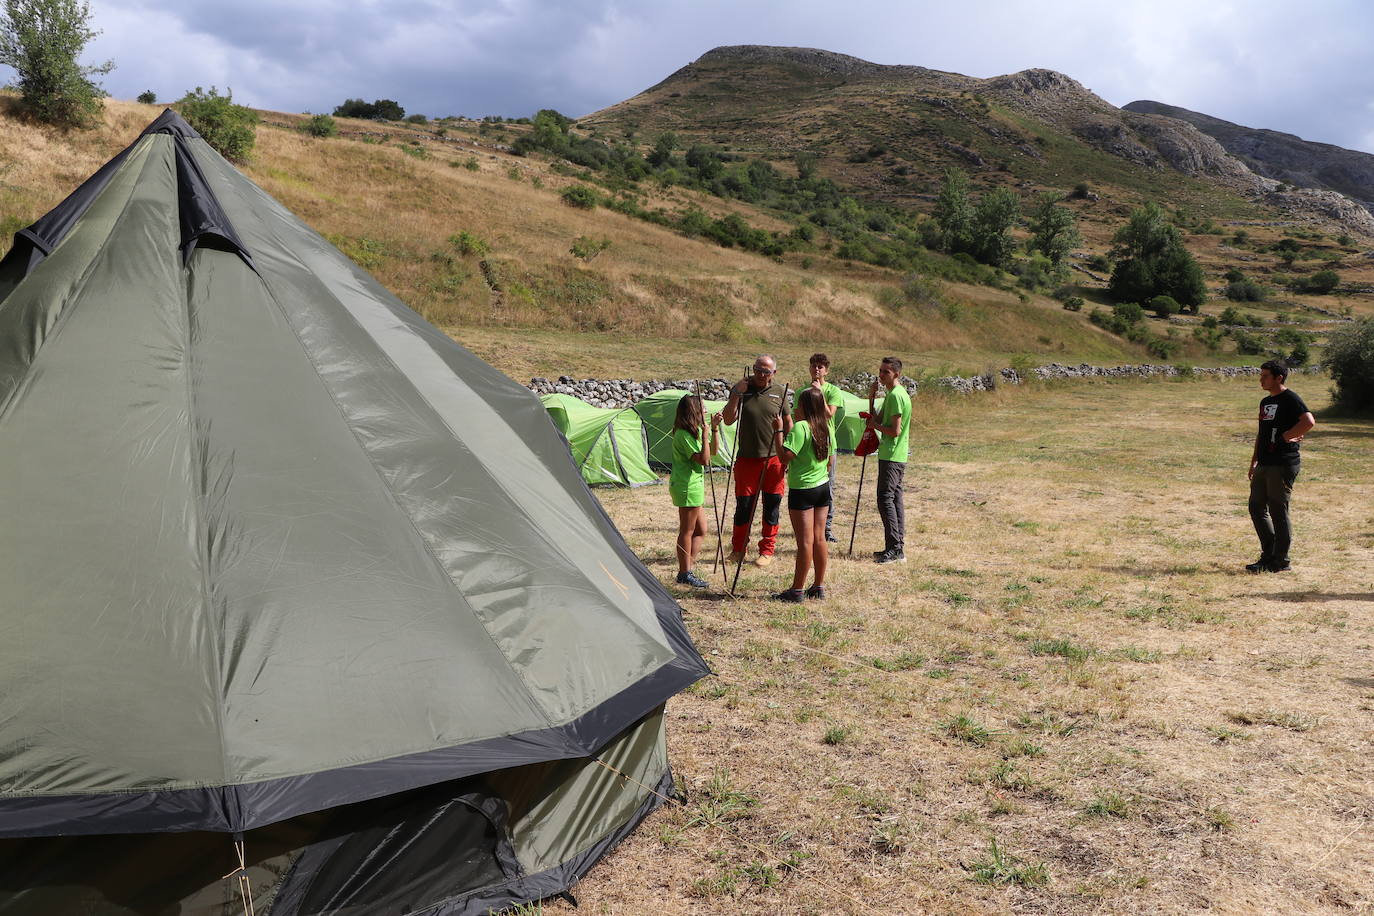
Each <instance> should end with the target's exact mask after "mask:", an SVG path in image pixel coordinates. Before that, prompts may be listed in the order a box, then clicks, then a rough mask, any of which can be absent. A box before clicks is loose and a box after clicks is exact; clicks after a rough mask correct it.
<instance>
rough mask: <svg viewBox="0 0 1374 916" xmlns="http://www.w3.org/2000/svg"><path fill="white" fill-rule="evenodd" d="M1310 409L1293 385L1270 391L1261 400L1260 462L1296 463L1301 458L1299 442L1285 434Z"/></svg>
mask: <svg viewBox="0 0 1374 916" xmlns="http://www.w3.org/2000/svg"><path fill="white" fill-rule="evenodd" d="M1305 413H1307V405H1306V404H1304V403H1303V402H1302V398H1300V397H1298V395H1297V392H1295V391H1293V389H1291V388H1287V389H1284V391H1283V392H1282V393H1280V394H1271V395H1269V397H1267V398H1265V399H1264V400H1262V401H1260V411H1259V450H1258V452H1257V454H1258V456H1259V463H1260V464H1297V463H1298V462H1299V461H1300V460H1301V456H1300V455H1299V454H1298V443H1296V442H1285V441H1284V440H1283V434H1284V433H1286V432H1288V431H1289V430H1290V429H1292V428H1293V427H1294V426H1296V425H1297V423H1298V418H1300V417H1301V416H1302V415H1303V414H1305Z"/></svg>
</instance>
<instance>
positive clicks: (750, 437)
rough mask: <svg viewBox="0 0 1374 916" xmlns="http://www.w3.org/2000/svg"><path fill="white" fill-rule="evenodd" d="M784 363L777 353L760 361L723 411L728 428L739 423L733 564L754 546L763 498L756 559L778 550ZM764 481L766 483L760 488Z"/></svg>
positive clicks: (762, 561)
mask: <svg viewBox="0 0 1374 916" xmlns="http://www.w3.org/2000/svg"><path fill="white" fill-rule="evenodd" d="M777 369H778V364H777V362H776V361H775V360H774V359H773V357H771V356H766V355H765V356H760V357H759V358H758V359H756V360H754V367H753V369H752V370H751V371H750V374H749V375H747V376H746V377H744V378H743V379H741V380H740V381H739V382H738V383H737V384H736V385H735V386H734V387H733V388H731V389H730V400H729V401H727V402H726V404H725V409H724V410H722V411H721V415H722V416H723V417H724V419H725V425H726V426H732V425H734V423H735V421H736V420H738V421H739V430H738V432H737V434H736V438H735V443H736V449H737V453H736V457H735V518H734V528H733V530H732V532H731V534H730V562H732V563H738V562H739V561H740V560H742V559H743V558H744V552H745V550H747V549H748V547H749V520H750V518H751V516H752V515H753V512H754V500H755V499H756V498H759V495H760V491H761V495H762V499H763V531H762V533H761V536H760V538H759V555H758V559H756V560H755V561H754V562H755V563H756V564H757V565H759V566H768V565H769V564H771V563H772V562H773V554H774V553H775V552H776V551H777V548H778V522H779V520H780V518H781V515H782V512H781V509H782V494H783V489H784V487H785V486H786V483H785V477H784V474H783V467H782V461H781V460H779V458H778V455H777V454H776V452H775V451H774V448H773V420H774V419H775V418H776V417H778V416H780V415H782V413H783V412H784V410H785V409H786V405H785V404H783V402H782V400H783V389H782V387H781V386H780V385H775V384H774V383H773V376H774V375H775V374H776V373H777ZM760 475H762V477H760ZM760 480H762V487H760Z"/></svg>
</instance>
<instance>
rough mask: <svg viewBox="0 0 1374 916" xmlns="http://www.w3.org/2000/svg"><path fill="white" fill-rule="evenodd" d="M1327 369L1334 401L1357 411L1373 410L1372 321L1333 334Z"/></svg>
mask: <svg viewBox="0 0 1374 916" xmlns="http://www.w3.org/2000/svg"><path fill="white" fill-rule="evenodd" d="M1326 368H1327V370H1328V371H1330V373H1331V378H1333V379H1334V380H1335V382H1336V389H1335V392H1334V393H1335V395H1336V401H1337V403H1339V404H1341V405H1342V406H1344V407H1348V408H1352V409H1354V410H1360V411H1371V410H1374V318H1361V319H1360V320H1359V321H1357V322H1355V323H1353V324H1351V325H1349V326H1347V327H1344V328H1341V329H1339V330H1336V331H1332V332H1331V335H1330V337H1328V338H1327V344H1326Z"/></svg>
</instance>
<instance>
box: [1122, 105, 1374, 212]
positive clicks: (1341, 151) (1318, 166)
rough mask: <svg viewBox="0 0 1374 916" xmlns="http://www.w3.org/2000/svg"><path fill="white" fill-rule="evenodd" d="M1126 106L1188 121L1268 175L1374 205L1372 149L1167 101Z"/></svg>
mask: <svg viewBox="0 0 1374 916" xmlns="http://www.w3.org/2000/svg"><path fill="white" fill-rule="evenodd" d="M1124 110H1126V111H1132V112H1139V113H1141V114H1155V115H1165V116H1167V117H1170V118H1177V119H1178V120H1180V121H1186V122H1188V123H1189V124H1192V125H1193V126H1194V127H1196V128H1197V129H1198V130H1200V131H1202V132H1203V133H1205V134H1207V135H1208V136H1209V137H1212V138H1214V139H1215V140H1216V141H1217V142H1218V143H1220V144H1221V145H1222V146H1223V147H1225V149H1226V151H1227V152H1229V153H1230V154H1231V155H1233V156H1235V157H1236V158H1238V159H1240V160H1241V161H1242V162H1244V163H1245V164H1246V165H1247V166H1249V167H1250V168H1251V170H1253V171H1254V172H1256V173H1258V174H1260V175H1263V176H1264V177H1266V178H1273V179H1275V180H1276V181H1281V182H1284V183H1285V184H1291V185H1296V186H1297V187H1300V188H1317V189H1322V190H1327V191H1336V192H1338V193H1340V194H1344V195H1345V196H1346V197H1349V198H1351V199H1353V200H1356V201H1359V202H1360V203H1361V204H1363V205H1364V206H1365V207H1366V208H1369V209H1374V156H1371V155H1370V154H1369V153H1362V152H1359V151H1358V150H1351V149H1345V148H1344V147H1340V146H1335V145H1334V144H1331V143H1317V142H1314V141H1312V140H1304V139H1302V138H1301V137H1297V136H1294V135H1293V134H1286V133H1282V132H1281V131H1277V130H1265V129H1261V128H1254V127H1243V126H1241V125H1240V124H1234V123H1232V122H1230V121H1224V120H1222V119H1221V118H1214V117H1212V116H1211V115H1206V114H1202V113H1201V112H1197V111H1189V110H1188V109H1187V108H1179V107H1178V106H1176V105H1166V104H1164V103H1163V102H1151V101H1146V100H1142V101H1138V102H1128V103H1127V104H1126V105H1125V106H1124Z"/></svg>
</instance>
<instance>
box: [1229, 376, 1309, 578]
mask: <svg viewBox="0 0 1374 916" xmlns="http://www.w3.org/2000/svg"><path fill="white" fill-rule="evenodd" d="M1287 381H1288V366H1287V364H1286V363H1284V362H1283V361H1282V360H1277V359H1271V360H1270V361H1269V362H1267V363H1265V364H1264V365H1263V366H1260V387H1261V388H1263V389H1264V390H1265V391H1266V392H1268V397H1265V398H1263V399H1261V400H1260V412H1259V432H1258V433H1257V434H1256V436H1255V450H1254V451H1253V452H1251V454H1250V520H1251V521H1252V522H1254V525H1255V533H1256V534H1257V535H1259V542H1260V558H1259V559H1258V560H1256V561H1255V562H1254V563H1250V564H1248V565H1247V566H1246V567H1245V569H1246V571H1247V572H1252V573H1263V572H1283V571H1284V570H1286V569H1289V568H1290V566H1291V564H1290V563H1289V560H1288V548H1289V547H1290V546H1291V545H1292V543H1293V529H1292V527H1291V526H1290V525H1289V523H1288V500H1289V497H1291V496H1292V495H1293V482H1294V481H1296V480H1297V479H1298V469H1299V467H1300V466H1301V464H1302V457H1301V455H1300V453H1299V445H1298V443H1300V442H1301V441H1302V437H1303V436H1305V435H1307V434H1308V433H1309V432H1311V431H1312V428H1313V427H1314V426H1316V425H1317V422H1316V420H1314V419H1312V412H1311V411H1309V410H1308V409H1307V405H1306V404H1304V403H1303V401H1302V398H1300V397H1298V393H1297V392H1296V391H1294V390H1292V389H1291V388H1289V387H1287V385H1286V382H1287Z"/></svg>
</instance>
